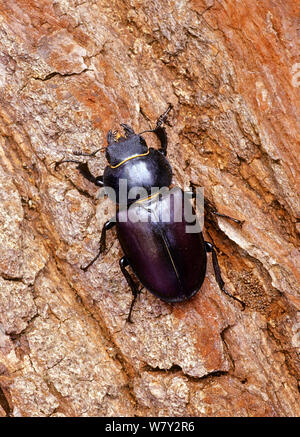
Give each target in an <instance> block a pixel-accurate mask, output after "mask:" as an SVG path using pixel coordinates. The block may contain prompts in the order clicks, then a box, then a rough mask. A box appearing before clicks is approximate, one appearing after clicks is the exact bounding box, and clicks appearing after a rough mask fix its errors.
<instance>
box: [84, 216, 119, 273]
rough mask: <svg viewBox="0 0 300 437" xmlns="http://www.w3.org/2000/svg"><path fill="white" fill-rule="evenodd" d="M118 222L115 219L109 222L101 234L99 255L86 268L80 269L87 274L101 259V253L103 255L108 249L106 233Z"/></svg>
mask: <svg viewBox="0 0 300 437" xmlns="http://www.w3.org/2000/svg"><path fill="white" fill-rule="evenodd" d="M115 224H116V222H115V220H114V219H111V220H108V221H107V222H106V223H105V224H104V226H103V228H102V232H101V237H100V242H99V251H98V253H97V255H96V256H95V257H94V258H93V259H92V261H91V262H89V263H88V265H87V266H85V267H82V266H81V267H80V268H81V270H84V271H85V272H86V271H87V269H88V268H89V267H90V266H91V265H92V264H94V262H95V261H96V260H97V259H98V258H99V256H100V255H101V253H103V252H104V251H105V249H106V231H108V230H109V229H111V228H112V227H113V226H115Z"/></svg>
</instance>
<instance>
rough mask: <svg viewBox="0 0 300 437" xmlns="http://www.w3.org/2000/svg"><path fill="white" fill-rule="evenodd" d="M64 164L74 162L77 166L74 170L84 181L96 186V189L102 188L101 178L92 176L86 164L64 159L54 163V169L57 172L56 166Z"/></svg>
mask: <svg viewBox="0 0 300 437" xmlns="http://www.w3.org/2000/svg"><path fill="white" fill-rule="evenodd" d="M65 162H75V164H78V165H77V166H76V168H77V169H78V170H79V173H80V174H81V175H82V176H83V177H84V178H85V179H87V180H88V181H90V182H92V183H93V184H95V185H97V187H103V185H104V183H103V176H97V177H95V176H93V175H92V173H91V172H90V170H89V167H88V165H87V163H86V162H80V161H75V160H74V159H65V160H63V161H59V162H56V163H55V167H54V169H55V170H57V168H58V166H60V165H61V164H64V163H65Z"/></svg>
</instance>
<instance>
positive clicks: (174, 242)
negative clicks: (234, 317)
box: [55, 104, 245, 322]
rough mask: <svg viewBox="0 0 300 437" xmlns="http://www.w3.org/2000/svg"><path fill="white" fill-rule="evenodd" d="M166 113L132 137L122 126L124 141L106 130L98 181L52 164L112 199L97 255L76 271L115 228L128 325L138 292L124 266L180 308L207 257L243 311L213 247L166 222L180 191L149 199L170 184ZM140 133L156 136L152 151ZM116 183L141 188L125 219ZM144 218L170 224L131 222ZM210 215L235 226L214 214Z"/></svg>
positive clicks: (83, 168)
mask: <svg viewBox="0 0 300 437" xmlns="http://www.w3.org/2000/svg"><path fill="white" fill-rule="evenodd" d="M172 107H173V106H172V105H171V104H169V106H168V108H167V110H166V111H165V112H164V113H163V114H162V115H161V116H160V117H159V118H158V119H157V122H156V126H155V128H154V129H151V130H147V131H144V132H141V133H140V134H136V133H135V132H134V130H133V129H132V128H131V127H130V126H128V125H127V124H124V123H122V124H121V126H122V127H123V129H124V133H125V135H124V136H118V137H117V136H116V132H112V131H111V130H110V131H109V132H108V134H107V143H108V145H107V148H106V159H107V161H108V165H107V167H106V168H105V170H104V173H103V175H102V176H97V177H95V176H93V175H92V174H91V172H90V170H89V168H88V165H87V163H86V162H81V161H78V160H74V159H68V160H62V161H59V162H57V163H56V164H55V169H57V168H58V166H59V165H61V164H62V163H65V162H74V163H76V164H77V169H78V170H79V172H80V173H81V174H82V176H84V177H85V178H86V179H88V180H89V181H90V182H91V183H93V184H95V185H97V186H99V187H110V188H112V189H114V191H115V193H116V203H117V205H118V206H119V208H118V210H117V214H116V217H115V218H113V219H111V220H108V221H107V222H106V223H105V224H104V226H103V228H102V232H101V237H100V241H99V251H98V253H97V255H96V256H95V257H94V258H93V259H92V260H91V262H90V263H89V264H88V265H87V266H85V267H81V268H82V269H83V270H84V271H86V270H87V269H88V268H89V267H90V266H91V265H92V264H93V263H94V262H95V261H96V260H97V258H98V257H99V256H100V255H101V254H102V253H103V252H104V251H105V249H106V232H107V231H108V230H109V229H111V228H112V227H114V226H116V229H117V236H118V239H119V242H120V244H121V247H122V250H123V252H124V256H123V257H122V258H121V259H120V261H119V264H120V268H121V271H122V273H123V275H124V277H125V279H126V281H127V283H128V285H129V287H130V289H131V292H132V295H133V299H132V302H131V306H130V310H129V313H128V317H127V321H129V322H131V315H132V309H133V306H134V303H135V301H136V298H137V296H138V294H139V292H140V290H139V289H138V287H137V285H136V282H135V281H134V279H133V278H132V275H131V274H130V273H129V272H128V270H127V269H126V268H127V267H128V266H130V267H131V269H132V271H133V272H134V274H135V276H136V277H137V278H138V279H139V281H140V282H141V283H142V285H143V286H144V287H145V288H146V289H148V290H149V291H150V292H151V293H153V294H154V295H155V296H157V297H159V298H160V299H161V300H163V301H165V302H169V303H174V302H183V301H185V300H188V299H190V298H191V297H192V296H194V295H195V294H196V293H197V292H198V291H199V290H200V288H201V286H202V284H203V281H204V279H205V274H206V265H207V253H211V254H212V262H213V268H214V273H215V277H216V281H217V283H218V285H219V287H220V289H221V290H222V291H223V292H224V293H226V294H227V295H228V296H230V297H231V298H232V299H235V300H236V301H238V302H239V303H240V304H241V305H242V306H243V308H244V307H245V304H244V303H243V302H242V301H241V300H240V299H238V298H237V297H235V296H233V295H231V294H230V293H229V292H228V291H226V289H225V288H224V281H223V279H222V276H221V271H220V267H219V263H218V259H217V254H216V250H215V247H214V244H212V243H210V242H208V241H205V240H204V237H203V234H202V232H201V231H199V232H196V233H187V232H186V225H187V223H186V221H185V220H184V219H183V220H182V221H180V222H178V221H176V222H175V220H173V219H172V217H174V214H175V213H176V212H177V211H176V208H177V209H178V208H179V209H180V208H181V209H183V208H184V201H182V200H179V202H178V198H179V197H180V198H181V199H182V193H183V192H182V190H181V189H180V188H177V189H175V191H173V192H172V194H167V195H165V196H164V195H153V191H151V189H152V188H153V187H157V189H161V188H163V187H170V185H171V182H172V169H171V166H170V164H169V162H168V160H167V158H166V155H167V145H168V139H167V133H166V129H165V127H164V126H163V124H164V122H165V121H166V119H167V116H168V114H169V112H170V110H171V109H172ZM146 132H152V133H154V134H155V135H156V136H157V138H158V139H159V141H160V147H159V148H158V149H154V148H152V147H150V148H149V147H148V146H147V144H146V141H145V139H144V138H143V136H142V134H144V133H146ZM100 150H102V149H97V150H96V151H94V152H93V153H90V154H89V153H82V152H74V154H75V155H76V156H86V157H95V156H96V154H97V152H99V151H100ZM121 179H123V180H125V181H126V182H127V190H128V191H127V193H128V192H129V191H130V189H131V188H133V187H142V188H143V189H144V190H146V191H145V192H146V196H144V197H142V198H140V199H139V200H135V202H133V204H131V208H130V209H131V211H133V213H132V214H133V216H134V217H133V216H132V214H131V218H130V217H129V214H128V208H127V207H125V208H122V201H121V200H120V198H119V181H120V180H121ZM171 195H172V196H173V197H174V199H173V200H174V201H173V202H170V196H171ZM192 197H194V196H192ZM176 200H177V201H176ZM128 203H130V202H128ZM132 206H134V209H132ZM155 211H156V212H155ZM158 211H159V212H158ZM150 212H152V213H153V212H154V215H155V213H156V214H158V215H160V213H161V212H163V213H164V212H168V213H169V217H170V220H169V221H166V222H164V221H163V220H161V219H158V220H157V221H149V220H143V221H141V220H140V221H139V220H136V219H137V216H140V215H144V216H145V215H146V218H147V214H150ZM179 212H180V211H179ZM211 212H212V213H214V214H216V215H218V216H221V217H226V218H228V219H230V220H233V221H235V222H236V223H239V224H240V223H241V222H240V221H239V220H237V219H233V218H232V217H229V216H226V215H224V214H220V213H218V212H217V211H215V210H211ZM132 217H133V218H132ZM144 218H145V217H144ZM196 220H197V219H196Z"/></svg>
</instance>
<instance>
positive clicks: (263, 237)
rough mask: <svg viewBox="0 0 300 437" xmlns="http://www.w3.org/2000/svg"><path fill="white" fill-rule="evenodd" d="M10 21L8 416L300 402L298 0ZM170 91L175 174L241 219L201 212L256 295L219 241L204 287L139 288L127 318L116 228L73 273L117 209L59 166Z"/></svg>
mask: <svg viewBox="0 0 300 437" xmlns="http://www.w3.org/2000/svg"><path fill="white" fill-rule="evenodd" d="M0 17H1V20H0V32H1V43H0V44H1V52H0V87H1V94H0V99H1V108H0V110H1V117H0V132H1V137H0V141H1V149H0V152H1V155H0V159H1V161H0V163H1V168H0V181H1V194H0V199H1V209H0V227H1V232H0V239H1V247H0V274H1V276H0V322H1V323H0V387H1V388H0V415H3V416H6V415H7V416H133V415H137V416H157V415H158V416H161V415H164V416H298V415H299V412H300V411H299V398H298V391H297V376H298V375H299V369H298V368H297V364H299V363H298V362H297V355H296V354H297V351H299V347H300V320H299V318H298V319H297V307H299V296H298V292H299V283H300V274H299V271H300V269H299V266H300V256H299V251H298V247H299V233H300V228H299V218H300V201H299V199H300V197H299V168H300V166H299V150H300V149H299V134H298V126H299V106H297V103H298V102H299V90H300V88H299V87H300V59H299V33H298V35H297V30H298V32H299V27H300V26H299V20H298V17H299V5H298V6H297V2H296V1H293V0H285V1H283V0H279V1H277V2H272V1H270V0H265V1H264V2H253V1H250V0H244V1H243V2H237V1H234V0H228V1H226V2H225V1H221V2H214V1H213V0H190V1H188V0H186V1H179V0H165V1H159V0H123V1H120V0H109V1H108V0H87V1H85V2H83V1H82V2H80V1H79V0H68V1H60V0H56V1H55V2H54V1H51V0H36V1H35V0H32V1H30V2H28V1H24V0H5V1H4V0H2V1H1V2H0ZM168 102H171V103H172V104H173V105H174V109H173V111H172V113H170V117H169V124H168V125H167V126H166V129H167V132H168V137H169V147H168V159H169V161H170V163H171V165H172V167H173V173H174V177H173V182H174V184H175V185H177V186H181V187H182V188H184V187H188V186H189V184H190V181H192V182H193V183H194V184H195V185H196V186H199V187H204V194H205V196H206V198H207V199H208V200H209V201H210V203H211V204H212V205H213V207H214V208H215V209H217V210H218V211H219V212H220V213H223V214H227V215H230V216H232V217H235V218H237V219H240V220H243V221H244V222H243V225H242V226H239V225H237V224H235V223H233V222H230V221H228V220H226V219H224V218H222V217H216V218H214V217H213V216H211V215H210V214H208V215H207V216H206V218H205V229H204V235H205V238H206V239H207V240H209V241H211V239H213V241H214V244H215V245H216V247H217V248H218V257H219V262H220V266H221V271H222V275H223V278H224V281H225V284H226V289H227V290H228V291H229V292H230V293H232V294H233V295H234V296H236V297H238V298H239V299H241V300H242V301H244V302H245V304H246V309H245V311H241V307H240V305H239V304H238V303H237V302H235V301H234V300H232V299H230V297H227V296H226V295H224V294H223V293H222V292H221V291H220V289H219V287H218V285H217V282H216V280H215V277H214V274H213V267H212V262H211V258H210V255H208V259H209V262H208V270H207V276H206V279H205V282H204V284H203V286H202V288H201V290H200V291H199V292H198V293H197V294H196V295H195V296H194V297H193V298H192V299H191V300H189V301H187V302H186V303H182V304H173V305H171V304H167V303H164V302H162V301H161V300H159V299H158V298H156V297H154V296H153V295H152V294H150V293H149V292H148V291H146V290H145V289H143V290H142V293H141V294H140V295H139V298H138V300H137V303H136V306H135V307H134V311H133V316H132V319H133V323H132V324H130V323H126V317H127V314H128V311H129V307H130V303H131V299H132V296H131V291H130V289H129V287H128V286H127V282H126V280H125V279H124V277H123V276H122V273H121V271H120V269H119V263H118V261H119V259H120V258H121V256H122V251H121V248H120V245H119V242H118V240H117V239H116V233H115V230H111V231H108V234H107V250H106V252H105V253H104V254H103V255H102V256H101V257H99V259H98V260H97V261H96V262H95V263H94V265H93V266H91V267H90V269H89V270H88V271H87V272H84V271H82V270H81V269H80V266H81V265H84V264H87V263H88V262H89V261H90V260H91V259H92V258H93V257H94V256H95V254H96V253H97V249H98V245H99V238H100V232H101V229H102V226H103V224H104V223H105V221H107V220H108V219H109V218H110V217H111V215H112V214H113V204H112V203H111V202H110V200H109V199H104V198H101V197H99V193H98V190H97V188H96V187H95V186H94V185H92V184H91V183H90V182H88V181H87V180H86V179H84V178H83V177H82V176H81V175H80V174H79V172H78V170H76V165H75V164H72V163H68V164H63V165H61V166H60V167H59V168H58V170H57V171H55V169H54V164H53V163H54V162H57V161H59V160H61V159H63V158H65V159H74V155H73V154H72V152H73V151H76V150H81V151H84V152H92V151H94V150H96V149H97V148H100V147H105V145H106V134H107V131H108V130H109V129H113V130H115V129H119V124H120V123H127V124H129V125H132V126H133V128H134V129H135V130H136V131H137V132H141V131H143V130H146V129H150V128H151V127H153V126H154V125H155V121H156V119H157V117H158V116H159V115H160V114H161V113H162V112H163V111H164V110H165V109H166V108H167V104H168ZM297 121H298V124H297ZM145 138H146V140H147V141H148V144H149V145H152V146H153V147H157V146H158V144H157V142H156V140H155V138H153V135H151V134H145ZM79 159H81V160H82V161H84V158H79ZM105 165H106V161H105V153H104V151H102V152H101V153H100V152H99V153H98V154H97V159H95V158H94V159H90V160H89V167H90V169H91V172H92V173H93V174H95V175H100V174H102V172H103V169H104V167H105ZM297 221H298V222H297ZM190 262H191V263H192V262H193V260H192V259H191V260H190ZM298 315H299V313H298Z"/></svg>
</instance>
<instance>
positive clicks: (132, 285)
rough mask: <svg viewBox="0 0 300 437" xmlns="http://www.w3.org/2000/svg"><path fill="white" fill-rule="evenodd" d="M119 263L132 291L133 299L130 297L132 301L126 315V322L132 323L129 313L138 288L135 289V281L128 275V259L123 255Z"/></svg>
mask: <svg viewBox="0 0 300 437" xmlns="http://www.w3.org/2000/svg"><path fill="white" fill-rule="evenodd" d="M119 264H120V268H121V271H122V273H123V275H124V276H125V279H126V281H127V284H128V285H129V287H130V289H131V292H132V295H133V299H132V302H131V305H130V310H129V314H128V316H127V322H129V323H132V320H131V313H132V310H133V307H134V304H135V301H136V299H137V297H138V294H139V290H138V289H137V287H136V285H135V282H134V281H133V279H132V277H131V276H130V274H129V273H128V272H127V270H126V267H127V266H130V263H129V261H128V259H127V258H126V256H123V257H122V258H121V259H120V261H119Z"/></svg>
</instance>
